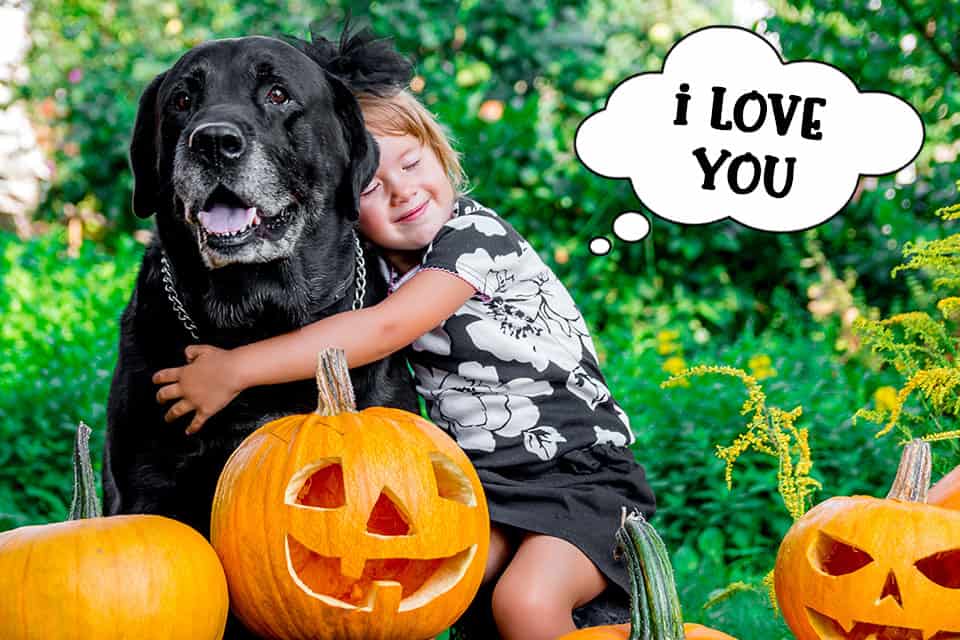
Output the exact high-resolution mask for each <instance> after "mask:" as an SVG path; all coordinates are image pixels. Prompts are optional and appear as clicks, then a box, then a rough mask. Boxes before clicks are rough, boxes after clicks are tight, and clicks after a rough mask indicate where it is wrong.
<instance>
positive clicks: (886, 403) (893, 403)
mask: <svg viewBox="0 0 960 640" xmlns="http://www.w3.org/2000/svg"><path fill="white" fill-rule="evenodd" d="M873 401H874V402H875V403H876V404H877V409H879V410H881V411H893V410H894V409H896V408H897V390H896V389H895V388H893V387H889V386H887V387H880V388H879V389H877V390H876V391H874V392H873Z"/></svg>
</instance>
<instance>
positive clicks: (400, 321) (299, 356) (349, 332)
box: [233, 269, 476, 389]
mask: <svg viewBox="0 0 960 640" xmlns="http://www.w3.org/2000/svg"><path fill="white" fill-rule="evenodd" d="M474 293H476V289H474V288H473V286H471V285H469V284H467V282H466V281H464V280H462V279H460V278H459V277H457V276H455V275H453V274H452V273H448V272H446V271H439V270H436V269H427V270H424V271H421V272H420V273H417V274H416V275H414V276H413V277H412V278H410V280H409V281H407V282H406V283H404V284H403V286H401V287H400V288H399V289H397V290H396V291H395V292H394V293H393V294H392V295H390V296H388V297H387V298H386V299H385V300H384V301H383V302H381V303H379V304H377V305H375V306H373V307H369V308H367V309H360V310H358V311H346V312H344V313H339V314H337V315H335V316H331V317H329V318H324V319H323V320H318V321H317V322H314V323H313V324H309V325H307V326H305V327H303V328H302V329H299V330H297V331H293V332H291V333H287V334H284V335H282V336H277V337H275V338H270V339H268V340H263V341H261V342H255V343H253V344H249V345H245V346H242V347H238V348H236V349H234V350H233V354H234V355H233V358H234V362H235V366H236V371H237V374H238V376H239V382H240V383H241V384H242V385H243V388H244V389H246V388H249V387H256V386H260V385H264V384H277V383H280V382H290V381H293V380H304V379H309V378H313V377H314V376H315V375H316V372H317V354H318V353H319V352H320V350H321V349H323V348H324V347H331V346H333V347H340V348H341V349H343V350H344V351H345V352H346V355H347V364H348V365H349V366H350V368H351V369H352V368H354V367H359V366H361V365H365V364H367V363H369V362H373V361H375V360H380V359H381V358H384V357H386V356H388V355H390V354H391V353H394V352H396V351H399V350H401V349H403V348H404V347H406V346H407V345H409V344H410V343H412V342H413V341H414V340H416V339H417V338H419V337H420V336H422V335H424V334H425V333H427V332H429V331H430V330H432V329H433V328H435V327H437V326H438V325H439V324H440V323H442V322H443V321H444V320H446V319H447V318H449V317H450V316H451V315H453V313H454V312H455V311H456V310H457V309H459V308H460V307H462V306H463V304H464V303H465V302H466V301H467V300H468V299H469V298H470V296H472V295H473V294H474Z"/></svg>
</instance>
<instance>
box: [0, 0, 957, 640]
mask: <svg viewBox="0 0 960 640" xmlns="http://www.w3.org/2000/svg"><path fill="white" fill-rule="evenodd" d="M348 12H352V15H353V17H354V19H360V20H363V21H368V22H369V23H370V24H371V25H372V26H373V28H374V29H375V30H376V31H377V32H379V33H381V34H384V35H389V36H392V37H393V38H394V39H395V41H396V43H397V45H398V47H399V48H400V49H401V50H402V51H405V52H407V53H408V54H409V55H410V56H411V57H412V58H413V59H414V60H415V62H416V67H417V74H418V75H417V78H416V80H415V84H414V88H415V89H416V90H417V91H418V93H419V95H420V97H421V98H422V99H423V100H424V102H425V103H426V104H427V105H428V106H429V107H430V108H431V109H432V110H433V111H434V112H435V113H436V114H437V115H438V116H439V118H440V119H441V120H442V121H443V122H445V123H446V124H447V125H448V126H449V127H450V129H451V131H452V133H453V135H454V137H455V138H456V140H457V146H458V147H459V148H460V149H461V150H463V151H464V164H465V167H466V169H467V172H468V174H469V175H470V177H471V179H472V183H473V184H474V194H475V195H476V196H477V197H478V199H480V200H481V201H485V202H488V203H490V204H492V205H494V206H495V207H496V208H497V209H498V210H499V211H500V212H501V213H502V214H504V215H505V217H507V218H508V219H509V220H510V221H511V222H512V223H513V224H514V225H515V226H516V227H517V228H518V229H519V230H520V231H521V233H523V234H524V235H526V236H527V237H528V239H529V240H530V241H531V243H532V244H533V245H534V247H536V248H537V249H538V250H539V251H540V252H541V254H542V255H543V256H544V257H545V259H547V261H548V262H549V264H550V265H551V266H552V267H553V268H554V270H555V271H556V272H557V274H558V275H559V276H560V278H561V279H562V280H563V281H564V282H565V283H566V284H567V286H568V287H569V288H570V290H571V292H572V293H573V295H574V297H575V299H576V300H577V301H578V303H579V304H580V306H581V308H582V309H583V311H584V314H585V316H586V317H587V320H588V322H589V324H590V325H591V327H592V330H593V333H594V336H595V340H596V342H597V346H598V348H599V350H600V352H601V357H602V359H603V361H604V371H605V373H606V375H607V377H608V381H609V383H610V386H611V389H612V390H613V392H614V394H615V396H617V397H618V399H619V400H620V401H621V404H622V405H623V406H624V408H625V409H626V410H627V411H628V413H629V414H630V415H631V418H632V422H633V425H634V428H635V431H636V432H637V436H638V441H637V444H636V452H637V457H638V459H640V460H641V461H642V462H643V463H644V464H645V465H646V467H647V471H648V474H649V476H650V479H651V481H652V483H653V484H654V487H655V488H656V490H657V494H658V500H659V505H660V510H659V513H658V516H657V520H656V524H657V525H658V527H659V528H660V530H661V532H662V533H663V535H664V538H665V539H666V541H667V544H668V546H669V547H670V549H671V550H672V552H673V559H674V563H675V566H676V570H677V574H678V581H679V583H680V588H681V594H682V599H683V601H684V605H685V611H686V617H687V619H689V620H699V621H703V622H706V623H708V624H711V625H714V626H717V627H718V628H721V629H723V630H725V631H727V632H728V633H732V634H734V635H736V636H738V637H742V638H765V639H768V638H770V639H772V638H778V637H789V632H788V631H787V630H786V629H785V627H784V626H783V625H782V622H780V621H779V619H778V618H777V617H776V616H775V614H774V613H773V611H772V609H770V608H769V606H768V602H767V601H766V599H765V595H762V594H761V593H759V592H756V591H749V590H748V591H745V592H739V593H737V594H736V595H735V596H733V597H731V598H726V599H725V598H721V599H720V600H719V602H716V603H714V604H712V605H711V606H710V607H708V608H704V604H705V603H707V602H708V600H710V598H711V594H714V595H715V594H716V590H717V589H720V588H722V587H724V586H725V585H727V584H728V583H730V582H732V581H734V580H744V581H747V582H748V583H750V584H757V583H758V582H759V578H760V577H762V575H763V574H765V573H766V571H768V570H769V569H770V568H771V567H772V564H773V559H774V555H775V553H776V548H777V545H778V543H779V540H780V539H781V538H782V536H783V534H784V532H785V531H786V529H787V528H788V527H789V524H790V518H789V516H788V515H787V514H786V512H785V511H784V510H783V508H782V506H781V505H780V503H779V499H778V497H777V496H776V494H775V486H776V468H775V467H773V466H772V465H771V464H770V463H769V461H767V460H762V459H757V460H752V459H745V460H744V461H743V463H742V464H740V465H739V466H738V471H737V473H736V475H735V479H734V485H733V489H732V491H728V490H727V489H726V487H725V486H724V483H723V463H722V462H720V461H719V460H717V459H715V458H714V457H713V451H714V447H715V445H716V444H718V443H721V442H722V443H726V442H728V441H730V440H732V438H733V437H734V435H735V434H736V433H737V432H738V430H739V429H740V428H741V427H742V425H743V423H744V421H745V418H744V417H742V416H740V415H739V408H740V406H741V404H742V402H743V400H744V396H743V391H742V388H741V387H739V386H738V383H736V381H731V380H725V379H712V378H706V379H698V380H694V381H691V384H690V386H689V387H686V388H680V389H671V390H668V391H664V390H661V389H660V388H659V384H658V383H659V382H660V381H661V380H662V379H664V378H666V377H667V376H668V371H676V370H677V369H679V368H682V367H683V366H684V365H687V364H694V363H708V364H728V365H732V366H736V367H741V368H743V369H746V370H748V371H750V372H752V373H754V374H755V375H756V376H757V377H758V378H761V381H762V383H763V384H764V388H765V390H766V392H767V393H768V395H769V397H770V401H771V403H773V404H777V405H778V406H782V407H793V406H795V405H798V404H800V405H803V406H804V417H803V418H802V419H801V421H800V423H801V426H806V427H807V428H809V430H810V438H811V446H812V449H813V455H814V461H815V464H814V470H813V475H814V477H816V478H818V479H819V480H820V481H822V482H823V485H824V488H823V490H822V491H821V492H820V493H819V494H818V496H817V500H822V499H825V498H827V497H829V496H832V495H841V494H850V493H870V494H880V493H881V492H883V493H885V491H886V486H887V485H888V484H889V482H890V480H891V479H892V475H893V472H894V467H895V461H896V459H897V458H898V456H899V450H898V448H897V447H896V443H895V441H894V440H893V439H892V438H887V439H881V440H875V439H874V438H873V430H872V429H871V427H869V426H867V425H861V424H858V425H857V426H853V425H852V424H851V420H850V418H851V416H852V415H853V413H854V412H855V411H856V410H857V409H858V408H860V407H864V406H869V407H872V406H874V405H875V404H876V403H879V402H883V398H885V397H888V392H887V395H885V394H884V393H883V392H882V390H883V389H885V388H887V387H889V386H890V385H891V384H894V382H893V380H894V373H893V372H891V371H888V370H886V369H884V368H882V367H881V366H880V365H879V363H878V362H877V361H875V360H874V359H873V358H872V357H871V355H870V354H869V352H867V350H864V349H858V340H857V338H856V337H855V336H854V335H853V334H852V333H851V330H850V327H851V324H852V322H853V320H854V319H855V318H856V317H858V316H867V317H879V316H886V315H889V314H890V313H895V312H897V311H900V310H904V309H929V308H930V305H931V304H932V303H933V302H934V296H933V294H932V292H931V287H930V285H929V282H928V278H927V277H925V276H924V274H922V273H905V274H902V275H901V276H900V277H898V278H897V279H895V280H892V279H891V278H890V270H891V268H892V267H893V266H894V265H896V264H897V263H898V262H899V261H900V252H901V249H902V246H903V244H904V243H905V242H907V241H916V240H923V239H933V238H937V237H942V236H943V235H945V234H948V233H950V232H951V230H950V229H949V228H945V227H946V223H944V222H942V221H941V220H939V219H938V218H937V217H935V216H934V215H933V214H934V211H935V210H936V209H937V208H938V207H942V206H944V205H947V204H949V203H951V202H953V201H955V200H956V188H955V185H954V183H955V181H956V180H957V178H958V177H960V171H958V164H957V162H956V157H957V153H958V151H960V140H958V137H957V127H958V126H960V113H958V109H957V106H958V101H960V86H958V82H960V36H958V35H957V34H958V33H960V10H958V8H957V5H956V3H955V2H954V1H953V0H928V1H926V2H919V1H915V0H869V1H866V2H864V1H860V0H797V1H776V0H775V1H774V2H772V3H771V4H765V3H764V2H761V1H760V0H756V1H753V0H751V1H747V0H714V1H704V2H693V1H691V0H651V1H647V2H636V1H634V0H590V1H582V0H577V1H575V0H484V1H483V2H480V1H479V0H463V1H461V2H452V1H450V0H425V1H414V0H379V1H376V2H372V3H357V2H348V1H345V0H343V1H336V0H335V1H330V2H325V3H323V4H322V6H321V5H318V4H314V3H311V2H305V1H300V0H289V1H288V2H280V1H276V0H260V1H258V2H239V1H236V0H233V1H229V2H228V1H227V0H191V1H189V2H163V1H159V2H158V1H156V0H149V1H148V0H125V1H107V0H35V2H33V3H32V6H30V7H29V34H30V39H31V44H32V46H31V48H30V49H29V51H28V53H27V57H26V60H25V65H26V67H27V69H28V70H29V76H28V77H27V78H25V79H24V80H23V81H22V82H19V83H17V85H16V87H15V91H14V93H13V95H12V96H11V97H10V100H9V101H8V103H9V104H13V103H17V104H25V105H26V106H27V107H28V109H29V111H30V113H31V114H32V120H33V122H34V127H35V129H36V131H37V137H38V139H39V141H40V144H41V147H42V150H43V152H44V153H45V155H46V157H47V158H48V160H49V164H50V167H51V174H50V179H49V181H48V182H47V183H45V185H44V200H43V203H42V204H41V206H40V207H39V208H38V209H37V210H36V212H35V213H33V215H32V219H31V226H32V228H33V233H32V236H33V237H29V238H27V237H24V235H25V234H24V233H23V232H22V229H21V233H20V236H17V235H14V234H13V233H12V232H10V231H7V232H0V284H2V286H0V317H2V322H0V371H2V375H0V530H3V529H7V528H10V527H14V526H20V525H24V524H29V523H36V522H44V521H50V520H54V519H60V518H62V517H63V516H64V514H65V512H66V505H67V503H68V500H69V491H70V469H69V455H68V452H69V448H70V446H71V442H72V440H71V438H72V433H73V429H74V428H75V427H76V424H77V422H78V421H79V420H81V419H83V420H85V421H87V422H88V423H90V424H91V425H92V426H93V427H94V431H95V437H94V441H93V446H94V449H95V455H98V452H99V447H102V427H103V426H104V406H105V403H106V396H107V389H108V385H109V379H110V374H111V371H112V367H113V363H114V362H115V358H116V336H117V324H118V318H119V314H120V311H121V309H122V307H123V305H124V304H125V303H126V299H127V298H128V296H129V293H130V291H131V288H132V284H133V281H134V278H135V274H136V270H137V268H138V264H139V259H140V256H141V254H142V249H143V242H144V240H145V238H146V237H148V235H149V230H150V228H151V227H152V221H150V220H147V221H141V220H138V219H137V218H136V217H135V216H133V215H132V212H131V211H130V206H129V202H130V193H131V175H130V172H129V169H128V165H127V157H126V153H127V145H128V143H129V135H130V130H131V127H132V124H133V121H134V116H135V111H136V106H137V99H138V97H139V93H140V91H141V90H142V89H143V88H144V87H145V86H146V84H147V83H148V82H149V81H150V80H151V79H152V78H153V77H154V76H155V75H156V74H157V73H159V72H161V71H163V70H164V69H165V68H167V67H168V66H169V65H170V64H171V63H172V62H173V61H174V60H176V59H177V58H178V57H179V56H180V55H181V54H182V53H183V52H184V51H185V50H187V49H188V48H190V47H191V46H193V45H196V44H198V43H200V42H202V41H204V40H207V39H211V38H220V37H232V36H242V35H250V34H266V35H270V34H276V33H290V34H294V35H299V36H305V35H306V34H307V32H308V26H309V24H310V23H311V22H312V21H314V20H327V21H329V25H330V26H329V28H328V30H327V33H328V35H333V34H334V33H336V31H337V25H339V24H340V23H342V20H343V18H344V16H345V15H346V14H347V13H348ZM731 23H738V24H743V25H745V26H747V27H749V28H753V29H755V30H756V31H759V32H762V33H764V34H765V35H766V36H767V37H769V38H770V39H771V41H772V42H774V43H775V44H776V45H777V46H778V47H779V48H781V49H782V52H783V56H784V58H785V59H787V60H800V59H805V58H811V59H816V60H822V61H824V62H828V63H830V64H832V65H834V66H836V67H837V68H839V69H841V70H842V71H844V72H845V73H846V74H847V75H848V76H849V77H850V78H851V79H852V80H853V81H854V82H855V83H856V84H857V86H858V87H859V88H860V89H861V90H869V91H886V92H890V93H893V94H895V95H898V96H899V97H901V98H903V99H905V100H907V101H908V102H910V103H911V104H912V105H913V106H914V107H915V108H916V109H917V111H918V112H919V113H920V114H921V116H922V117H923V120H924V123H925V126H926V135H927V138H926V143H925V145H924V147H923V150H922V152H921V153H920V155H919V156H918V157H917V159H916V161H915V162H914V163H913V164H911V165H910V166H909V167H907V168H906V169H904V170H902V171H901V172H899V173H898V174H896V175H890V176H884V177H880V178H864V179H862V180H861V183H860V185H859V187H858V189H857V192H856V194H855V196H854V198H853V199H852V201H851V202H850V203H849V204H848V206H847V207H846V208H845V209H844V210H843V211H842V212H841V213H840V214H839V215H837V216H836V217H834V218H833V219H832V220H830V221H829V222H828V223H826V224H824V225H821V226H820V227H818V228H815V229H812V230H809V231H806V232H802V233H792V234H771V233H765V232H759V231H753V230H750V229H747V228H744V227H741V226H739V225H736V224H733V223H715V224H710V225H704V226H699V227H684V226H680V225H676V224H673V223H669V222H665V221H663V220H660V219H656V218H654V219H652V220H651V223H652V232H651V234H650V235H649V236H648V237H647V238H646V239H644V240H643V241H642V242H640V243H636V244H628V243H623V242H619V241H615V242H614V248H613V250H612V252H611V253H610V254H609V255H607V256H605V257H595V256H592V255H591V254H590V252H589V250H588V249H587V244H588V242H589V240H590V238H591V237H593V236H595V235H598V234H599V235H608V236H610V237H611V238H612V234H611V233H610V231H609V230H610V228H611V224H612V221H613V219H614V217H615V216H616V215H617V214H619V213H620V212H621V211H627V210H642V209H638V205H639V203H638V202H637V200H636V197H635V196H634V194H633V192H632V190H631V189H630V187H629V184H628V183H627V182H626V181H622V180H620V181H612V180H606V179H603V178H600V177H598V176H596V175H594V174H593V173H591V172H590V171H588V170H586V169H585V167H583V166H582V165H581V164H580V163H579V162H578V161H577V158H576V156H575V155H574V153H573V150H572V149H573V134H574V131H575V130H576V127H577V125H578V124H579V122H580V121H582V120H583V119H584V118H585V117H586V116H587V115H589V114H590V113H592V112H594V111H595V110H597V109H598V108H601V107H602V106H603V104H604V101H605V99H606V97H607V95H608V94H609V92H610V90H611V89H612V88H613V87H614V86H615V85H616V84H617V83H618V82H619V81H620V80H622V79H623V78H625V77H627V76H629V75H632V74H634V73H636V72H638V71H644V70H659V68H660V65H661V63H662V61H663V59H664V57H665V56H666V54H667V52H668V51H669V49H670V47H671V45H672V44H673V43H674V42H676V40H677V39H679V38H680V37H681V36H683V35H684V34H686V33H688V32H689V31H691V30H693V29H695V28H698V27H701V26H705V25H709V24H731ZM9 104H8V105H0V108H3V107H6V106H9ZM876 135H877V136H883V135H884V131H883V130H882V129H881V130H877V131H876ZM638 152H639V153H654V154H655V153H657V149H655V148H650V149H642V150H639V151H638ZM68 229H71V232H70V233H68V231H67V230H68ZM68 239H69V240H68ZM80 239H82V243H81V242H80ZM878 390H881V392H880V393H878ZM937 451H938V450H937V449H936V448H935V454H936V453H937ZM957 462H960V461H958V460H953V459H949V458H948V457H947V456H943V455H941V456H940V457H939V459H938V461H937V469H938V472H942V471H943V470H945V469H946V468H947V467H949V466H953V465H955V464H957ZM711 602H712V601H711ZM745 605H746V606H745Z"/></svg>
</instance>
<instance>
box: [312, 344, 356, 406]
mask: <svg viewBox="0 0 960 640" xmlns="http://www.w3.org/2000/svg"><path fill="white" fill-rule="evenodd" d="M317 391H318V400H317V410H316V411H315V412H314V413H316V414H317V415H321V416H335V415H337V414H340V413H348V412H352V411H356V410H357V401H356V399H355V398H354V396H353V384H352V383H351V382H350V369H349V367H347V354H346V352H344V350H343V349H340V348H338V347H327V348H325V349H324V350H323V351H321V352H320V356H319V361H318V363H317Z"/></svg>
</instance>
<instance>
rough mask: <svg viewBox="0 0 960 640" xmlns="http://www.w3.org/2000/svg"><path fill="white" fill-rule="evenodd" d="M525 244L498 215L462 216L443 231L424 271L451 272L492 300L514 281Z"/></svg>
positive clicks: (450, 222)
mask: <svg viewBox="0 0 960 640" xmlns="http://www.w3.org/2000/svg"><path fill="white" fill-rule="evenodd" d="M522 242H523V241H522V238H520V236H519V235H518V234H517V232H516V231H514V230H513V228H512V227H510V225H508V224H506V223H504V222H503V221H502V220H500V219H499V218H497V217H495V216H490V215H485V214H479V213H474V214H467V215H460V216H457V217H456V218H453V219H451V220H450V221H449V222H447V223H446V224H445V225H444V226H443V227H442V228H441V229H440V232H439V233H438V234H437V235H436V237H435V238H434V239H433V243H432V244H431V245H430V247H429V248H428V249H427V252H426V254H425V255H424V257H423V261H422V263H421V268H422V269H440V270H443V271H449V272H450V273H453V274H454V275H457V276H459V277H460V278H462V279H463V280H465V281H466V282H467V283H468V284H470V285H471V286H472V287H473V288H474V289H476V290H477V293H479V294H481V295H483V296H486V297H491V296H493V295H494V294H495V293H497V291H499V290H502V288H503V285H504V282H505V281H507V280H511V279H512V277H513V276H512V274H513V273H514V268H515V267H516V265H517V262H518V261H519V259H520V257H521V255H522V253H523V246H522Z"/></svg>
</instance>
